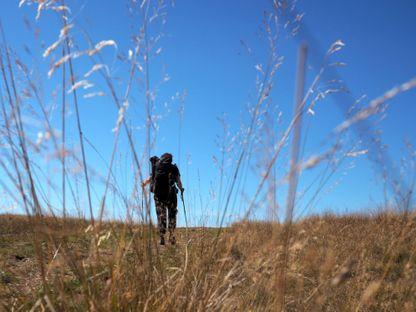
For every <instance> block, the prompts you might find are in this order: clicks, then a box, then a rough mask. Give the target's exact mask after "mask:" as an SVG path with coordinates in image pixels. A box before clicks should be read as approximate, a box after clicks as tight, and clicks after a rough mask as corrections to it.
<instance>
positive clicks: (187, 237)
mask: <svg viewBox="0 0 416 312" xmlns="http://www.w3.org/2000/svg"><path fill="white" fill-rule="evenodd" d="M181 200H182V206H183V213H184V215H185V226H186V239H187V240H189V236H188V218H187V216H186V207H185V201H184V200H183V191H181Z"/></svg>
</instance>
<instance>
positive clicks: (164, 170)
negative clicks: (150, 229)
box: [142, 153, 185, 245]
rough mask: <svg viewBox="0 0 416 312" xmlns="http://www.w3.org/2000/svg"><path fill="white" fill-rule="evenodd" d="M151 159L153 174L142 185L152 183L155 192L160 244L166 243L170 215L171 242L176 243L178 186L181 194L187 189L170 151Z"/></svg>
mask: <svg viewBox="0 0 416 312" xmlns="http://www.w3.org/2000/svg"><path fill="white" fill-rule="evenodd" d="M149 160H150V163H151V166H152V174H151V176H150V177H149V178H147V179H146V180H145V181H144V182H143V184H142V187H145V186H146V185H147V184H149V183H150V191H151V192H152V193H153V194H154V200H155V206H156V214H157V225H158V229H159V235H160V244H161V245H164V244H165V234H166V219H167V218H166V217H168V220H169V223H168V228H169V242H170V243H171V244H172V245H174V244H175V243H176V237H175V228H176V215H177V213H178V209H177V206H178V199H177V197H176V194H177V193H178V188H179V190H180V191H181V194H183V192H184V190H185V189H184V188H183V187H182V181H181V175H180V173H179V169H178V167H177V166H176V165H175V164H173V163H172V155H171V154H169V153H165V154H163V155H162V156H161V157H160V158H158V157H157V156H153V157H151V158H150V159H149ZM176 186H177V187H176Z"/></svg>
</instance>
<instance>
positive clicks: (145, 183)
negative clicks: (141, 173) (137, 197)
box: [142, 177, 152, 188]
mask: <svg viewBox="0 0 416 312" xmlns="http://www.w3.org/2000/svg"><path fill="white" fill-rule="evenodd" d="M150 181H152V177H148V178H147V179H146V180H144V181H143V183H142V187H143V188H144V187H145V186H146V185H148V184H149V183H150Z"/></svg>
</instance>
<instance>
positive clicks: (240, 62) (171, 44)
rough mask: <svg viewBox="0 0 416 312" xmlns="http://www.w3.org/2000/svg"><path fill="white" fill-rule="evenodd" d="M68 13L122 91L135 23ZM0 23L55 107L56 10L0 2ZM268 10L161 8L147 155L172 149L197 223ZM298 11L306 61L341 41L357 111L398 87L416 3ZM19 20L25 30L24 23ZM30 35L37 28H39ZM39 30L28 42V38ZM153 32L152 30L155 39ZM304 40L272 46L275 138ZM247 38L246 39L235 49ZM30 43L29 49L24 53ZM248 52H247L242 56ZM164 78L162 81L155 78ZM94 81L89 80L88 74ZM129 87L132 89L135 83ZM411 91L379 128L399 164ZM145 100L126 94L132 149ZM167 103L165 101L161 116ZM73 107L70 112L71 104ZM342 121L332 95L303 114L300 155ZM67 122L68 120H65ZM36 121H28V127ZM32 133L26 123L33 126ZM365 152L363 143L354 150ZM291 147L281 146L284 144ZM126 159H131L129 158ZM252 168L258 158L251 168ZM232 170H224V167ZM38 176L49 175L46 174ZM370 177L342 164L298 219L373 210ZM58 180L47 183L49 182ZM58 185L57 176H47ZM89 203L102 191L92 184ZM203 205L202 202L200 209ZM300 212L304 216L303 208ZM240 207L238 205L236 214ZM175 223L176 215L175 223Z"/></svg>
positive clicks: (243, 110)
mask: <svg viewBox="0 0 416 312" xmlns="http://www.w3.org/2000/svg"><path fill="white" fill-rule="evenodd" d="M68 5H69V6H70V7H71V14H70V21H71V23H74V24H75V27H74V28H73V29H72V30H71V34H72V35H73V36H75V38H77V39H78V40H79V42H80V44H81V45H82V44H84V46H85V40H84V39H83V30H87V31H88V33H89V35H90V36H91V37H92V38H93V41H94V42H98V41H101V40H108V39H112V40H114V41H115V42H116V43H117V49H114V48H113V47H106V48H104V49H103V57H104V59H105V62H106V64H107V65H108V66H109V70H110V72H111V75H112V76H113V77H114V78H115V81H116V86H117V90H118V91H119V92H120V94H122V93H121V92H123V90H124V87H125V83H126V81H127V73H128V71H127V70H128V67H126V66H125V65H122V63H121V62H120V61H119V60H117V58H116V56H117V54H124V55H127V53H128V50H129V49H131V48H132V40H131V39H132V25H134V23H136V25H137V20H136V21H135V20H133V19H132V18H131V16H129V13H128V9H127V5H126V3H125V2H124V1H99V0H83V1H68ZM0 8H1V20H2V23H3V25H4V29H5V31H6V36H7V38H8V41H9V44H10V45H11V46H12V47H13V48H14V50H15V51H16V52H17V53H18V55H19V57H20V58H21V59H22V60H23V61H24V62H25V63H26V65H28V66H29V67H31V68H33V73H34V75H36V77H37V80H36V81H38V82H39V86H40V88H41V89H42V90H43V96H44V98H45V101H46V102H48V103H49V104H53V103H54V98H53V96H51V94H52V92H53V91H54V90H55V89H56V88H57V85H59V81H60V80H59V79H60V78H59V77H60V74H59V73H60V72H59V73H58V74H57V75H56V76H54V77H52V78H51V79H48V77H47V71H48V69H49V66H50V64H51V60H52V59H54V58H55V60H56V59H57V58H58V57H59V54H58V53H56V52H55V53H54V54H53V55H52V56H51V57H49V58H47V59H44V58H42V56H41V55H42V53H43V51H44V49H45V48H46V47H47V46H49V45H50V44H52V43H53V42H54V41H55V40H56V38H57V37H58V35H59V29H60V26H59V21H58V19H57V17H56V14H55V13H53V12H49V11H48V12H43V13H42V15H41V17H40V19H39V20H38V21H36V20H35V16H36V6H35V5H30V6H23V7H22V8H18V2H17V1H3V2H2V4H0ZM267 10H270V2H269V1H221V0H212V1H199V0H197V1H189V0H188V1H175V5H174V6H172V5H171V4H170V3H169V5H168V8H167V24H166V25H165V26H164V30H163V33H164V36H163V38H162V39H161V41H160V43H159V44H158V46H160V47H161V48H162V50H161V53H160V55H158V56H157V58H154V59H152V60H151V69H150V70H151V71H150V77H151V87H152V89H153V90H155V92H156V94H157V97H156V100H155V104H156V109H155V113H157V114H161V115H163V116H162V119H161V120H160V121H159V126H160V129H159V132H158V135H157V142H156V146H155V148H154V153H155V154H161V153H163V152H165V151H171V152H172V153H173V154H174V157H175V158H176V160H177V162H178V164H179V166H180V169H181V171H182V176H183V180H184V184H185V187H186V189H187V192H186V194H187V196H188V197H187V203H188V206H189V207H188V210H189V211H190V215H191V219H192V222H193V223H194V224H197V223H201V222H206V223H207V224H211V225H212V224H215V220H216V217H217V213H218V211H217V203H216V202H215V200H210V199H209V198H210V193H211V192H210V189H211V188H213V189H214V190H218V183H219V174H218V170H216V169H215V166H214V164H213V160H212V157H213V156H214V155H216V156H218V155H219V148H218V146H217V144H216V143H215V142H216V136H217V135H220V134H221V126H220V124H219V122H218V121H217V118H218V117H219V116H222V115H223V114H226V115H227V120H228V122H229V125H230V129H231V131H237V130H238V129H239V128H240V126H241V125H242V124H246V123H247V122H248V114H247V105H248V104H249V103H250V101H251V100H252V98H253V94H254V92H255V81H256V75H257V74H258V73H257V71H256V69H255V65H256V64H262V63H265V61H266V55H267V50H266V48H267V44H266V40H265V38H263V37H262V36H261V30H260V29H261V26H262V18H263V12H264V11H267ZM297 11H298V12H300V13H301V12H304V13H305V16H304V17H303V19H302V27H303V29H306V30H307V33H309V34H312V36H313V37H314V41H313V42H312V44H311V46H310V51H311V53H312V54H311V55H313V57H314V58H316V59H320V58H322V57H323V55H322V53H324V52H325V51H326V50H327V49H328V48H329V46H330V45H331V44H332V43H333V42H334V41H336V40H338V39H341V40H342V41H343V42H344V43H345V44H346V46H345V48H344V49H343V50H342V51H341V52H340V53H338V54H336V55H335V56H334V61H342V62H345V63H347V66H346V67H342V68H340V69H339V70H338V72H339V74H340V76H341V78H342V79H343V81H345V82H346V84H347V85H348V87H349V88H350V90H351V91H352V93H353V94H354V96H356V97H357V98H358V97H359V96H361V95H364V94H365V95H366V96H367V98H366V100H364V101H363V105H367V104H368V101H369V100H371V99H373V98H375V97H377V96H379V95H381V94H383V93H384V92H385V91H387V90H389V89H390V88H392V87H393V86H395V85H398V84H401V83H403V82H405V81H407V80H410V79H411V78H413V77H415V76H416V60H415V55H416V39H415V38H416V34H415V29H416V2H414V1H404V0H402V1H386V0H383V1H377V3H374V2H373V1H359V0H352V1H341V0H332V1H323V0H319V1H318V0H316V1H305V0H304V1H299V2H298V5H297ZM24 19H27V20H28V21H29V23H30V27H28V26H27V24H26V23H25V22H24ZM37 29H38V30H37ZM34 33H36V35H34ZM156 33H158V29H152V34H156ZM301 39H309V38H302V37H300V38H292V37H290V36H288V35H287V33H284V32H282V33H281V36H280V37H279V39H278V54H279V55H281V56H284V63H283V65H282V67H281V68H280V69H279V70H278V72H277V74H276V78H275V83H274V89H273V92H272V99H273V106H275V107H277V108H276V110H278V111H281V112H282V125H281V126H280V127H279V131H280V133H278V135H281V132H282V130H283V129H284V126H287V124H288V122H289V120H290V116H291V114H292V107H293V94H294V84H295V67H296V55H297V48H298V45H299V43H300V41H301ZM242 42H244V44H242ZM25 46H27V47H29V49H30V50H31V54H28V53H27V52H25V48H24V47H25ZM246 46H248V47H249V48H250V50H251V51H252V53H251V54H249V53H248V52H247V48H246ZM317 65H318V64H316V63H314V62H313V61H312V60H309V62H308V70H307V82H308V83H310V82H311V81H312V79H313V77H314V76H315V75H316V69H317ZM90 67H91V64H90V63H88V62H87V61H85V60H84V59H82V58H80V59H77V60H76V62H75V71H76V72H77V73H79V74H78V76H79V77H81V75H82V74H83V73H85V72H87V71H88V69H89V68H90ZM165 73H167V74H168V75H169V77H170V80H169V81H167V82H165V83H160V82H161V81H162V80H163V77H164V75H165ZM91 79H95V78H93V77H92V78H91ZM94 83H95V84H96V85H95V86H94V87H93V88H92V89H89V90H86V91H83V90H81V91H80V109H81V120H82V123H83V127H84V133H85V136H86V137H87V138H88V139H89V140H90V141H92V142H93V143H94V146H95V147H96V148H97V149H98V150H99V152H100V154H102V156H103V157H104V158H105V160H106V161H107V162H108V161H109V158H110V153H111V148H112V144H113V134H112V132H111V129H112V128H113V127H114V124H115V120H116V118H117V111H116V110H115V108H114V104H113V103H112V102H111V100H110V98H109V96H108V90H107V89H106V88H105V85H104V83H103V81H100V80H99V79H98V78H97V79H96V81H94ZM135 83H137V85H139V82H137V81H135ZM97 91H103V92H104V93H105V94H106V95H105V96H103V97H96V98H92V99H83V98H82V95H83V94H85V93H88V92H97ZM185 91H186V93H187V97H186V100H185V111H184V120H183V127H182V137H181V155H180V161H179V160H178V159H179V155H178V125H179V123H178V114H177V109H178V105H179V102H178V100H172V96H175V94H176V93H177V92H179V93H183V92H185ZM415 96H416V92H415V91H410V92H408V93H406V94H402V95H399V96H398V97H397V98H395V99H394V100H393V101H392V102H391V103H390V105H389V107H388V109H387V115H386V117H385V118H384V119H383V120H382V121H381V122H380V123H379V124H378V125H377V129H380V130H382V139H383V143H384V144H386V145H388V153H389V155H390V156H391V157H392V158H393V160H394V161H395V162H397V163H399V161H400V158H401V157H402V156H403V155H404V153H403V148H404V141H405V140H408V141H410V142H411V143H413V144H414V145H416V135H415V133H416V123H415V116H416V105H415V103H414V102H415V99H416V97H415ZM143 101H144V100H143V93H142V92H140V88H136V90H135V91H134V92H133V93H132V97H131V99H130V102H131V104H130V105H131V106H130V108H129V111H128V115H127V118H128V122H129V124H131V125H132V127H134V129H135V130H134V136H135V140H136V142H137V148H138V150H139V151H140V152H141V151H142V150H143V144H144V140H143V137H144V129H143V127H142V125H143V122H144V109H143ZM165 103H166V105H167V106H168V108H169V109H168V110H169V111H170V113H168V112H167V111H168V110H167V109H164V107H165ZM72 111H73V109H72ZM52 119H53V123H54V125H56V126H57V127H59V109H58V110H57V111H55V112H54V114H53V117H52ZM68 120H69V124H70V126H69V127H70V133H69V141H72V142H73V146H74V148H77V136H76V132H75V119H74V116H73V114H72V115H70V116H69V117H68ZM342 120H343V116H342V114H341V113H340V111H339V108H338V105H337V103H336V102H335V101H333V100H332V99H331V97H329V98H328V99H326V100H325V101H322V102H321V103H319V104H318V105H317V107H316V114H315V115H314V116H311V115H307V116H305V127H306V128H307V129H308V136H307V140H306V141H305V143H304V144H305V145H304V146H305V150H304V153H303V156H304V157H305V158H308V157H310V156H311V155H316V154H319V153H322V152H323V151H324V150H325V148H326V147H328V145H327V140H328V136H329V134H330V132H331V130H332V129H334V127H336V126H337V125H338V124H339V123H340V122H342ZM71 122H72V124H71ZM32 126H33V125H32ZM34 127H35V126H34ZM348 140H349V141H347V142H346V144H345V145H348V146H352V145H353V144H354V143H356V142H357V137H356V136H355V134H354V133H351V135H350V136H349V137H348ZM358 149H361V150H364V149H366V142H362V143H361V144H360V145H359V148H358ZM126 150H127V144H126V140H125V138H124V139H123V140H122V142H121V145H120V149H119V154H118V159H117V165H116V170H117V172H116V174H117V175H118V177H119V178H120V181H119V183H121V184H122V185H123V187H125V190H126V193H128V191H129V190H131V187H132V186H131V183H132V180H131V170H129V166H131V161H130V158H131V156H128V153H127V152H126ZM286 150H287V151H288V149H287V148H286ZM287 151H286V152H285V153H283V154H282V158H281V159H280V160H279V161H278V163H279V166H278V168H277V169H276V170H278V171H279V175H280V178H282V177H283V176H284V173H285V172H286V171H287V170H288V162H287ZM126 159H128V160H126ZM87 162H88V163H89V165H90V166H91V167H92V168H93V169H94V170H96V171H98V172H103V174H104V172H105V164H104V163H103V161H102V160H101V159H100V157H99V156H98V155H97V154H96V153H95V151H94V150H92V149H91V148H90V147H88V146H87ZM251 165H252V166H254V165H255V162H253V163H252V164H251ZM57 168H59V167H58V166H55V167H54V166H52V167H51V168H48V169H47V170H48V174H49V175H52V176H54V175H58V174H59V171H58V169H57ZM233 168H234V167H233V164H232V163H231V164H230V166H229V172H230V173H231V172H232V170H233ZM45 170H46V169H45ZM316 170H317V171H315V172H312V173H306V174H305V175H304V176H303V177H302V178H301V182H300V185H299V189H300V192H301V191H302V190H303V189H304V188H305V187H306V186H307V185H308V183H310V181H312V180H313V178H314V177H315V176H316V174H319V170H323V169H322V168H321V167H320V168H317V169H316ZM248 172H249V173H248V176H247V179H248V182H246V183H245V184H244V185H245V186H244V188H243V190H239V192H238V193H237V195H236V196H240V197H241V198H244V195H241V192H242V191H243V192H244V193H245V194H246V195H247V196H248V197H250V195H252V192H253V188H255V187H256V186H257V180H256V176H255V174H253V173H250V172H251V171H250V170H248ZM378 173H379V172H378V170H377V169H376V168H375V167H374V165H373V164H372V163H371V162H369V161H368V159H367V157H366V156H359V157H355V158H347V159H346V161H345V163H344V164H343V165H342V166H341V168H340V169H339V171H337V172H336V174H335V175H334V176H333V177H332V178H331V179H330V180H329V181H328V183H327V184H326V186H325V188H324V189H323V191H322V192H321V195H320V196H319V198H320V199H319V201H318V202H317V203H316V204H315V205H314V206H313V207H311V208H310V209H308V210H307V213H316V212H322V211H329V210H330V211H334V212H355V211H366V210H368V209H375V208H376V205H377V204H379V203H381V202H382V184H381V183H380V177H379V176H378ZM53 179H55V178H53ZM55 180H56V183H59V178H56V179H55ZM95 188H96V194H97V195H96V197H95V199H94V202H95V203H96V204H97V203H98V202H99V198H100V192H102V186H100V184H99V183H98V182H97V183H96V184H95ZM285 190H286V187H285V186H284V185H283V186H282V187H280V188H279V191H278V192H277V197H278V202H279V205H280V206H281V207H282V209H283V208H284V205H285V200H286V195H285ZM201 202H203V204H202V206H201V204H200V203H201ZM306 202H307V200H306V199H305V202H302V203H299V207H297V209H298V210H299V211H303V207H304V204H305V203H306ZM238 206H239V205H238V204H235V205H233V206H232V209H231V210H230V216H228V217H229V220H233V218H234V217H235V214H237V212H238V211H239V207H238ZM117 209H119V208H117V206H115V208H114V210H111V209H110V212H108V216H109V217H113V216H116V217H117V216H122V215H124V214H123V212H120V211H118V210H117ZM243 209H244V208H243ZM264 211H265V208H264V207H262V208H259V210H258V211H257V212H256V214H255V216H257V217H258V218H262V217H264V216H265V212H264ZM180 223H181V224H183V216H182V215H181V216H180Z"/></svg>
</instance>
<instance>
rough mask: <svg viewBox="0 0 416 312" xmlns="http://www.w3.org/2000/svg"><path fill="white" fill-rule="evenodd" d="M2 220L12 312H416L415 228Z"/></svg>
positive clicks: (1, 269) (0, 255) (1, 300)
mask: <svg viewBox="0 0 416 312" xmlns="http://www.w3.org/2000/svg"><path fill="white" fill-rule="evenodd" d="M155 234H156V232H155V230H153V231H150V232H149V229H148V227H147V226H144V225H137V224H129V225H127V224H123V223H105V224H103V225H102V226H101V227H98V225H97V224H95V227H92V226H90V225H89V223H88V222H87V221H82V220H79V219H65V220H63V219H58V220H54V219H52V218H43V219H41V220H37V221H36V220H34V219H32V220H29V219H28V218H26V217H24V216H12V215H3V216H0V307H3V309H5V310H13V309H14V310H18V309H20V310H30V309H31V308H32V307H35V310H36V309H39V311H40V310H42V309H46V310H48V309H49V310H52V309H55V310H75V311H82V310H85V309H89V310H92V311H94V310H113V311H117V310H126V311H127V310H146V309H147V310H164V311H184V310H189V311H195V310H200V311H205V310H215V311H216V310H226V311H228V310H229V311H236V310H237V311H245V310H251V311H265V310H266V311H267V310H276V309H277V310H278V309H281V308H282V307H284V308H285V310H287V311H298V310H306V311H309V310H315V311H316V310H317V311H319V310H324V311H350V310H358V311H361V310H362V311H380V310H385V311H399V310H400V311H406V310H407V311H414V310H415V307H416V299H415V298H414V296H413V294H414V293H415V291H416V286H415V285H416V283H415V281H416V243H415V241H414V239H413V238H414V237H415V234H416V226H415V223H414V219H413V218H412V216H408V215H395V214H381V215H377V216H373V217H367V216H343V217H336V216H323V217H310V218H308V219H305V220H303V221H300V222H298V223H295V224H293V225H292V226H291V227H290V228H289V227H284V226H282V225H278V224H273V223H263V222H242V223H237V224H234V225H233V226H232V227H230V228H226V229H223V230H221V231H219V229H208V228H192V229H188V231H186V229H178V231H177V236H178V244H177V245H175V246H170V245H169V244H167V245H166V246H159V245H158V239H157V235H155Z"/></svg>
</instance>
